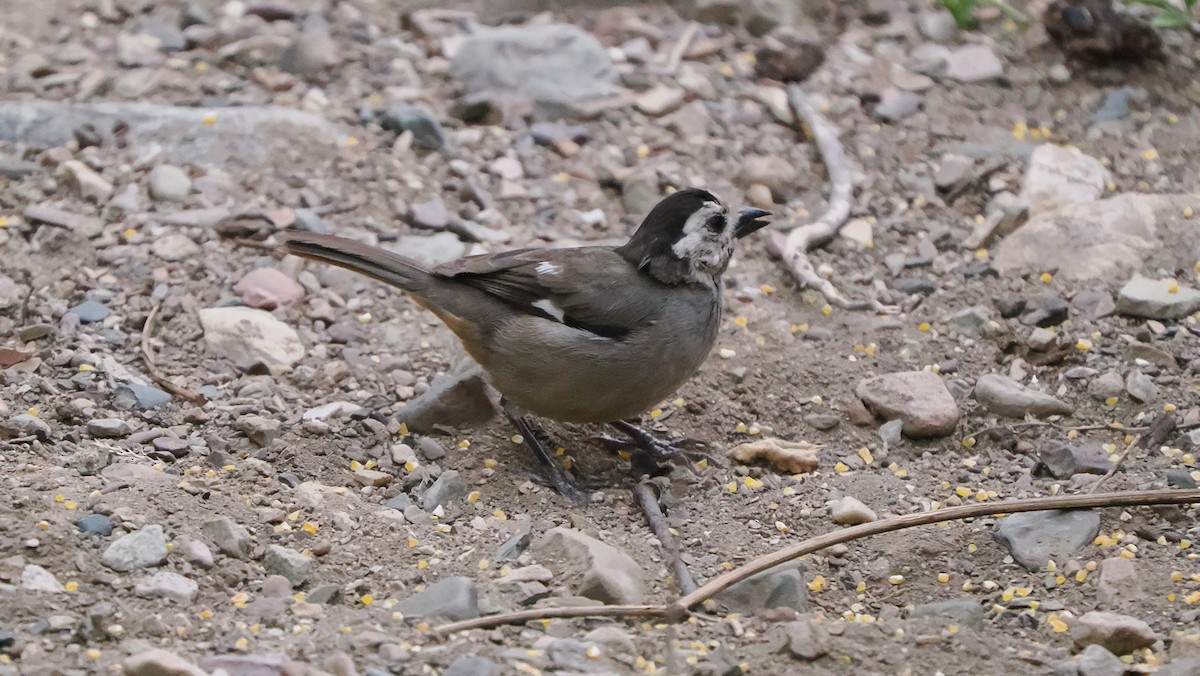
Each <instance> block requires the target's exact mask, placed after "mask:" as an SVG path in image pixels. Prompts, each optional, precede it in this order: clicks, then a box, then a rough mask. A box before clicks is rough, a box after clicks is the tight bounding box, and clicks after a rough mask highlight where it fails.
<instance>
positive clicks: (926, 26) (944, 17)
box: [917, 9, 958, 43]
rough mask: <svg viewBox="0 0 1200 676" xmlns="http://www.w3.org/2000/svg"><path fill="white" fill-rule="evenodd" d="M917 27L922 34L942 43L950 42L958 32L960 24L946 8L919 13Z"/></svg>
mask: <svg viewBox="0 0 1200 676" xmlns="http://www.w3.org/2000/svg"><path fill="white" fill-rule="evenodd" d="M917 28H918V29H919V30H920V31H921V35H924V36H925V37H927V38H929V39H930V40H933V41H934V42H940V43H947V42H950V41H951V40H952V39H954V36H955V35H957V34H958V24H957V23H956V22H955V21H954V16H953V15H952V14H950V12H947V11H946V10H944V9H935V10H930V11H926V12H921V13H920V14H918V15H917Z"/></svg>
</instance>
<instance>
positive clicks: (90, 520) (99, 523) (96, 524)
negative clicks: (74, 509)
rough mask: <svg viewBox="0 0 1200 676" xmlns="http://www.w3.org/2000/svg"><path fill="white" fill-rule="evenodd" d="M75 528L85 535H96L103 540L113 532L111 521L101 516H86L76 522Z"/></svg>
mask: <svg viewBox="0 0 1200 676" xmlns="http://www.w3.org/2000/svg"><path fill="white" fill-rule="evenodd" d="M75 527H76V528H78V529H79V530H80V531H82V532H83V533H84V534H86V535H98V536H100V537H105V538H106V537H108V536H109V535H112V532H113V524H112V520H111V519H109V518H108V517H107V516H104V515H103V514H88V515H87V516H85V517H83V518H82V519H80V520H78V521H76V522H75Z"/></svg>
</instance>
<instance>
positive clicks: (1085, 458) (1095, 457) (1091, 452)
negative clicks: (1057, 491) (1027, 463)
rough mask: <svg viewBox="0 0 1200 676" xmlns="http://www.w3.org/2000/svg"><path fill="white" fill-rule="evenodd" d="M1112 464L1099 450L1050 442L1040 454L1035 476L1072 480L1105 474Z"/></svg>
mask: <svg viewBox="0 0 1200 676" xmlns="http://www.w3.org/2000/svg"><path fill="white" fill-rule="evenodd" d="M1111 465H1112V463H1111V462H1110V461H1109V459H1108V455H1107V454H1105V453H1104V452H1103V451H1102V450H1100V449H1099V448H1092V447H1086V446H1069V445H1067V444H1064V443H1061V442H1055V441H1050V442H1046V445H1045V446H1044V447H1043V448H1042V450H1041V451H1040V452H1039V453H1038V465H1037V466H1036V467H1034V470H1033V471H1034V474H1036V475H1038V476H1046V475H1049V476H1052V477H1054V478H1056V479H1070V478H1071V477H1072V476H1074V475H1076V474H1080V473H1083V474H1105V473H1107V472H1108V468H1109V467H1110V466H1111Z"/></svg>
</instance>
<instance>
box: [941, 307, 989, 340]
mask: <svg viewBox="0 0 1200 676" xmlns="http://www.w3.org/2000/svg"><path fill="white" fill-rule="evenodd" d="M946 324H947V325H948V326H949V327H950V330H951V331H954V332H955V333H958V334H959V335H963V336H969V337H971V338H979V337H980V336H989V335H992V334H993V333H995V329H994V328H993V327H992V313H991V311H990V310H988V309H987V308H985V307H982V306H979V305H976V306H972V307H968V308H963V309H962V310H959V311H958V312H955V313H954V314H952V315H950V318H949V319H948V320H946Z"/></svg>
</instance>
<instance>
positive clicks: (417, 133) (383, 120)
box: [379, 103, 446, 150]
mask: <svg viewBox="0 0 1200 676" xmlns="http://www.w3.org/2000/svg"><path fill="white" fill-rule="evenodd" d="M379 126H381V127H383V128H384V129H386V130H388V131H393V132H396V133H397V134H402V133H404V132H406V131H407V132H411V133H412V136H413V145H414V146H416V147H417V148H420V149H422V150H441V149H442V148H443V147H444V146H445V145H446V132H444V131H443V130H442V125H441V124H440V123H439V122H438V119H437V118H436V117H435V116H434V115H433V113H431V112H429V111H428V110H426V109H425V108H422V107H420V106H413V105H409V104H407V103H395V104H392V105H391V106H390V107H389V108H388V109H387V110H386V111H384V113H383V114H382V115H380V116H379Z"/></svg>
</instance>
